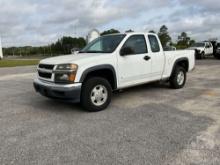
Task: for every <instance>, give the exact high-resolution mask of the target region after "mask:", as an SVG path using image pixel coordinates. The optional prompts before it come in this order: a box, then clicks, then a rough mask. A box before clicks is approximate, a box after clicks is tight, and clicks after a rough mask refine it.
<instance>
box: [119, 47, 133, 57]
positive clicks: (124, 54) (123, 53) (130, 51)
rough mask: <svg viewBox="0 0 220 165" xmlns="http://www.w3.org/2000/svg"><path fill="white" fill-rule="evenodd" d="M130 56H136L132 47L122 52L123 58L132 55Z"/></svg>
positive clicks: (123, 49)
mask: <svg viewBox="0 0 220 165" xmlns="http://www.w3.org/2000/svg"><path fill="white" fill-rule="evenodd" d="M130 54H134V51H133V50H132V49H131V48H130V47H124V48H122V49H121V51H120V55H121V56H126V55H130Z"/></svg>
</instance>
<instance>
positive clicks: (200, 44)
mask: <svg viewBox="0 0 220 165" xmlns="http://www.w3.org/2000/svg"><path fill="white" fill-rule="evenodd" d="M192 47H205V43H203V42H198V43H195V44H194V45H193V46H192Z"/></svg>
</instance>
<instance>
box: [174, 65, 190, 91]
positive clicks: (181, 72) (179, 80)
mask: <svg viewBox="0 0 220 165" xmlns="http://www.w3.org/2000/svg"><path fill="white" fill-rule="evenodd" d="M186 77H187V76H186V70H185V69H184V68H183V67H181V66H176V67H175V69H174V71H173V73H172V75H171V77H170V85H171V88H173V89H180V88H183V87H184V86H185V83H186Z"/></svg>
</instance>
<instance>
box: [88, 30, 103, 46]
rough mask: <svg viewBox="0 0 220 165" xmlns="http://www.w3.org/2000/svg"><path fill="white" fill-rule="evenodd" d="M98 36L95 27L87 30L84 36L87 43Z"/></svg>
mask: <svg viewBox="0 0 220 165" xmlns="http://www.w3.org/2000/svg"><path fill="white" fill-rule="evenodd" d="M99 36H100V33H99V31H98V30H97V29H92V30H91V31H89V33H88V35H87V37H86V41H87V43H90V42H91V41H93V40H94V39H96V38H98V37H99Z"/></svg>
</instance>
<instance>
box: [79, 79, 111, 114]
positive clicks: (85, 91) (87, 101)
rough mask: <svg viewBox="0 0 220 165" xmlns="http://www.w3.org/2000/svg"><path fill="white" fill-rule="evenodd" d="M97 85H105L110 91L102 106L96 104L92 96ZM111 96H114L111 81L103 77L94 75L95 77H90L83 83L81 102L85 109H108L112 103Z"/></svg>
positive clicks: (96, 110)
mask: <svg viewBox="0 0 220 165" xmlns="http://www.w3.org/2000/svg"><path fill="white" fill-rule="evenodd" d="M97 85H103V86H105V87H106V89H107V91H108V97H107V100H106V102H105V103H104V104H103V105H101V106H96V105H94V104H93V103H92V101H91V98H90V94H91V91H92V89H93V88H94V87H95V86H97ZM111 97H112V88H111V85H110V83H109V82H108V81H107V80H106V79H104V78H101V77H94V78H90V79H88V80H86V81H85V83H83V86H82V92H81V104H82V106H83V108H84V109H85V110H87V111H90V112H98V111H102V110H104V109H106V108H107V107H108V105H109V104H110V102H111Z"/></svg>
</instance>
